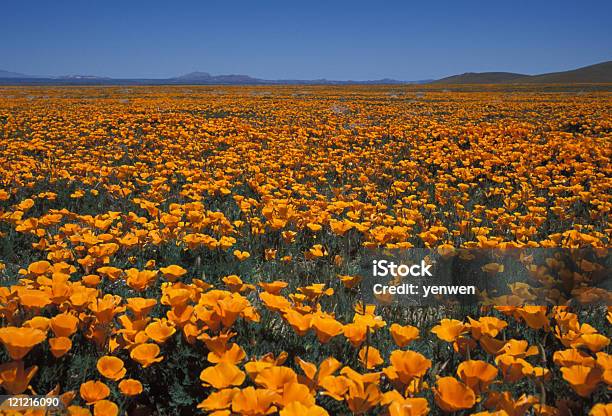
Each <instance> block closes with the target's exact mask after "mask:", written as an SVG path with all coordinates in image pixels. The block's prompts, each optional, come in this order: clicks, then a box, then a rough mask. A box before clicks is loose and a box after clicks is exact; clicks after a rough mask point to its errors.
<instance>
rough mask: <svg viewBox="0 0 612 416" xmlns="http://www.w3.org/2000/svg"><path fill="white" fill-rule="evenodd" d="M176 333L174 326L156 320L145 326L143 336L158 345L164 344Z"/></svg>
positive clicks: (161, 320) (162, 320)
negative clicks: (145, 335)
mask: <svg viewBox="0 0 612 416" xmlns="http://www.w3.org/2000/svg"><path fill="white" fill-rule="evenodd" d="M175 332H176V328H175V327H174V325H171V324H170V323H169V322H168V321H167V320H166V319H156V320H155V322H152V323H150V324H149V325H147V327H146V329H145V334H147V336H148V337H149V338H151V339H152V340H153V341H155V342H158V343H160V344H162V343H164V342H166V340H167V339H168V338H170V337H171V336H172V335H173V334H174V333H175Z"/></svg>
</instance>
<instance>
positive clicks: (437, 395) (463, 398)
mask: <svg viewBox="0 0 612 416" xmlns="http://www.w3.org/2000/svg"><path fill="white" fill-rule="evenodd" d="M433 391H434V399H435V401H436V404H437V405H438V407H440V409H442V410H444V411H445V412H456V411H459V410H463V409H470V408H471V407H472V406H474V404H476V395H475V394H474V392H473V391H472V389H471V388H469V387H468V386H467V385H465V384H463V383H462V382H460V381H458V380H457V379H456V378H454V377H441V378H439V379H438V381H437V383H436V387H435V388H434V389H433Z"/></svg>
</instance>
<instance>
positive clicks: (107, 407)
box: [93, 400, 119, 416]
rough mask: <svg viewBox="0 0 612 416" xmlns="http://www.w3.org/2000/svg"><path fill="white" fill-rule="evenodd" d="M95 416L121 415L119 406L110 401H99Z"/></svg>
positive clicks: (95, 408)
mask: <svg viewBox="0 0 612 416" xmlns="http://www.w3.org/2000/svg"><path fill="white" fill-rule="evenodd" d="M93 411H94V412H93V414H94V416H117V415H118V414H119V406H117V405H116V404H115V403H113V402H111V401H110V400H99V401H97V402H96V403H95V404H94V408H93Z"/></svg>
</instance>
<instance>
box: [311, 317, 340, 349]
mask: <svg viewBox="0 0 612 416" xmlns="http://www.w3.org/2000/svg"><path fill="white" fill-rule="evenodd" d="M310 325H311V327H312V329H314V331H315V333H316V334H317V339H318V340H319V342H320V343H322V344H325V343H327V342H329V340H330V339H332V338H333V337H335V336H337V335H340V334H341V333H342V328H343V326H342V324H341V323H340V322H338V321H336V320H335V319H334V318H330V317H325V316H321V315H315V316H314V317H313V318H312V321H311V323H310Z"/></svg>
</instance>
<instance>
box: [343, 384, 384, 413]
mask: <svg viewBox="0 0 612 416" xmlns="http://www.w3.org/2000/svg"><path fill="white" fill-rule="evenodd" d="M381 399H382V394H381V393H380V390H379V389H378V385H377V383H367V384H364V383H359V382H355V381H352V380H349V388H348V392H347V394H346V404H347V405H348V407H349V409H351V412H353V414H363V413H366V412H367V411H369V410H370V409H371V408H373V407H374V406H376V405H377V404H378V403H379V402H380V401H381Z"/></svg>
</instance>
